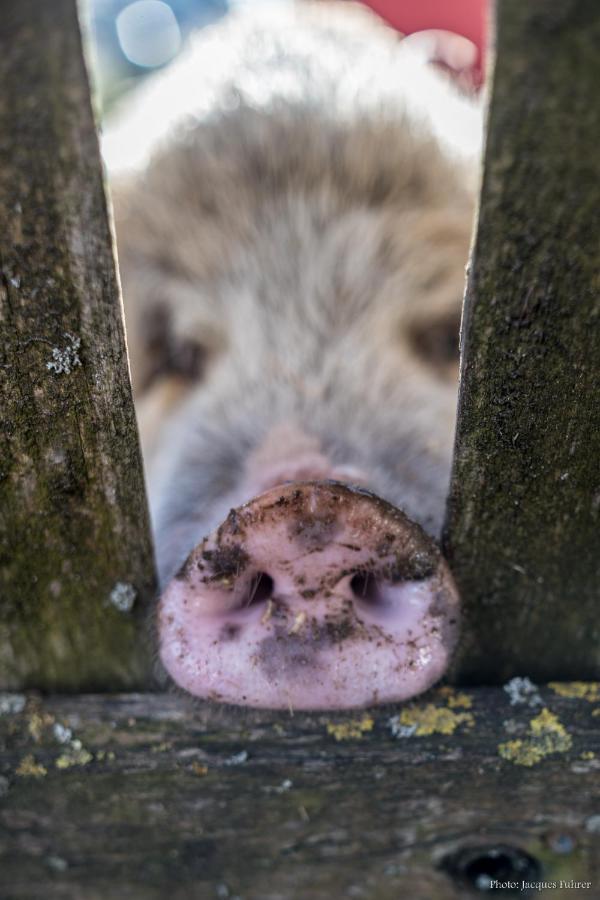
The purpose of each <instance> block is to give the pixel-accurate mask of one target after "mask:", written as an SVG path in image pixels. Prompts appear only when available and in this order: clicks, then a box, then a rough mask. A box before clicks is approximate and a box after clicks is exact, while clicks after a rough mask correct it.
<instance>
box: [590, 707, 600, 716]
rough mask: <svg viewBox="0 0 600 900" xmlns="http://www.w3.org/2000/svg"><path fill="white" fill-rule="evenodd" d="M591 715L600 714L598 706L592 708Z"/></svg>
mask: <svg viewBox="0 0 600 900" xmlns="http://www.w3.org/2000/svg"><path fill="white" fill-rule="evenodd" d="M592 715H593V716H600V706H597V707H596V709H593V710H592Z"/></svg>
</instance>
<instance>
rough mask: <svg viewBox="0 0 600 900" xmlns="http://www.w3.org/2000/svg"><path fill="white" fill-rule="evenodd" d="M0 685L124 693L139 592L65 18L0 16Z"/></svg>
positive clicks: (77, 75) (120, 385)
mask: <svg viewBox="0 0 600 900" xmlns="http://www.w3.org/2000/svg"><path fill="white" fill-rule="evenodd" d="M0 84H1V85H2V90H1V93H0V268H1V281H0V419H1V426H0V685H1V686H2V687H16V686H19V687H23V686H35V687H37V688H46V689H60V690H63V689H67V690H69V689H84V688H86V689H93V688H99V689H108V688H125V687H133V686H140V685H141V684H142V683H143V682H144V678H145V676H146V672H147V653H146V649H145V646H144V641H143V640H142V638H141V635H140V629H139V624H140V622H139V620H140V616H142V615H143V612H144V607H145V606H146V605H147V603H148V601H149V599H150V597H151V595H152V593H153V590H154V583H155V582H154V566H153V555H152V549H151V543H150V537H149V527H148V514H147V508H146V500H145V494H144V484H143V476H142V469H141V465H140V451H139V445H138V437H137V429H136V423H135V417H134V411H133V405H132V399H131V391H130V385H129V372H128V365H127V356H126V349H125V339H124V331H123V319H122V307H121V300H120V293H119V284H118V279H117V275H116V269H115V260H114V255H113V249H112V238H111V232H110V227H109V220H108V216H107V209H106V200H105V195H104V187H103V182H102V172H101V165H100V158H99V152H98V143H97V137H96V132H95V127H94V121H93V116H92V111H91V106H90V99H89V89H88V82H87V75H86V71H85V66H84V62H83V57H82V50H81V39H80V33H79V26H78V21H77V10H76V4H75V0H53V2H52V3H47V2H44V0H19V2H18V3H14V2H6V0H5V2H2V3H0Z"/></svg>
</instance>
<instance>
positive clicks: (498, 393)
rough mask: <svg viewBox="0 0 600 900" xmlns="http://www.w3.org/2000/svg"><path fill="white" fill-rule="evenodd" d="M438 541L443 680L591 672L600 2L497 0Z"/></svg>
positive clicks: (597, 428) (595, 627)
mask: <svg viewBox="0 0 600 900" xmlns="http://www.w3.org/2000/svg"><path fill="white" fill-rule="evenodd" d="M496 15H497V48H496V56H497V60H496V66H495V71H494V77H493V84H492V93H491V105H490V109H489V118H488V134H487V147H486V151H485V163H484V171H483V184H482V191H481V205H480V210H479V221H478V225H477V229H476V238H475V245H474V250H473V254H472V260H471V264H470V274H469V277H468V287H467V295H466V301H465V309H464V314H463V323H462V372H461V390H460V401H459V411H458V424H457V438H456V450H455V460H454V472H453V477H452V486H451V494H450V499H449V507H448V517H447V526H446V537H445V549H446V552H447V555H448V557H449V560H450V563H451V566H452V568H453V571H454V573H455V575H456V578H457V581H458V584H459V587H460V589H461V592H462V596H463V602H464V608H465V612H466V620H465V629H464V639H463V644H462V652H461V654H460V656H459V658H458V661H457V667H456V677H457V678H458V679H459V680H462V681H463V683H464V682H467V683H478V684H482V683H494V682H496V683H497V682H501V681H503V680H505V679H506V678H507V677H510V676H512V675H516V674H528V675H530V676H531V677H533V678H536V679H539V680H547V679H551V678H560V677H562V678H573V677H577V678H597V677H598V675H599V673H600V616H599V615H598V601H599V598H600V400H599V398H600V294H599V289H600V267H599V261H600V256H599V250H600V243H599V235H600V215H599V211H600V152H599V148H600V113H599V106H598V100H597V92H598V84H600V54H599V53H598V44H599V42H600V7H599V6H598V3H597V2H595V0H576V2H573V0H568V2H564V3H557V2H555V0H540V2H536V3H522V2H521V0H500V2H499V3H498V4H497V14H496Z"/></svg>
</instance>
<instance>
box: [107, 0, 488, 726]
mask: <svg viewBox="0 0 600 900" xmlns="http://www.w3.org/2000/svg"><path fill="white" fill-rule="evenodd" d="M479 121H480V116H479V112H478V109H477V108H476V105H475V104H473V103H472V102H471V101H470V100H469V99H468V98H466V97H464V96H461V95H460V94H459V93H458V92H457V91H456V90H454V89H453V86H452V84H451V83H450V81H449V79H448V78H447V77H446V76H444V75H442V74H440V73H439V72H436V71H433V70H432V69H431V68H430V67H428V66H427V65H426V64H425V62H423V61H422V60H420V59H418V58H417V57H416V56H415V55H414V54H413V53H411V52H409V51H408V49H405V48H404V47H403V43H402V41H401V40H400V39H399V37H398V35H397V34H396V33H395V32H393V31H392V30H391V29H389V28H388V27H387V26H384V25H383V24H381V23H379V21H376V20H375V17H374V15H373V14H371V13H366V12H365V11H361V10H358V9H356V8H353V7H352V4H349V3H343V4H315V5H314V6H313V5H311V4H304V5H303V4H299V5H296V6H294V7H285V8H277V9H274V8H273V7H270V8H269V10H268V13H266V14H261V13H259V12H257V9H256V7H253V9H252V11H251V13H250V14H249V13H246V14H244V13H238V14H237V15H232V16H231V17H230V18H229V19H228V20H226V21H225V22H223V23H220V24H219V25H216V26H213V27H212V28H210V29H207V30H206V31H204V32H202V33H201V34H200V35H199V36H197V37H196V38H195V39H194V40H193V42H192V44H191V45H190V47H189V48H188V49H187V51H186V52H185V53H184V54H183V56H182V58H181V60H179V61H177V62H176V63H175V64H174V65H173V67H172V68H171V69H170V70H168V71H167V72H166V73H163V74H162V75H161V76H158V77H157V79H156V81H155V82H153V83H151V84H150V85H149V87H147V88H144V89H143V90H142V92H141V95H140V96H138V97H135V98H134V100H133V101H132V104H131V103H130V105H129V107H128V108H127V107H126V108H125V110H124V111H123V112H122V114H121V118H120V120H119V119H118V120H117V122H116V124H114V125H113V126H112V128H110V129H109V130H108V133H107V135H106V137H105V143H104V148H105V154H106V159H107V162H108V166H109V170H110V171H111V177H112V187H113V200H114V209H115V223H116V234H117V245H118V256H119V263H120V272H121V278H122V285H123V295H124V304H125V317H126V328H127V337H128V348H129V355H130V361H131V374H132V383H133V388H134V395H135V400H136V409H137V415H138V421H139V428H140V434H141V443H142V450H143V456H144V465H145V472H146V479H147V485H148V494H149V503H150V509H151V517H152V522H153V530H154V538H155V546H156V555H157V564H158V571H159V577H160V585H161V595H160V599H159V601H158V607H157V614H156V632H157V641H158V647H159V654H160V659H161V661H162V665H163V666H164V668H165V670H166V672H167V673H168V675H169V677H170V678H171V679H172V680H173V681H174V682H175V684H177V685H179V686H180V687H181V688H183V689H184V690H185V691H188V692H190V693H191V694H193V695H195V696H197V697H201V698H208V699H212V700H217V701H222V702H226V703H233V704H242V705H248V706H255V707H268V708H275V709H277V708H282V709H286V708H292V709H335V708H340V709H343V708H360V707H366V706H369V705H372V704H377V703H388V702H393V701H397V700H403V699H406V698H408V697H410V696H413V695H415V694H417V693H419V692H421V691H424V690H426V689H427V688H428V687H429V686H430V685H432V684H433V683H435V682H436V681H437V680H438V679H439V678H440V677H441V676H442V675H443V674H444V672H445V670H446V668H447V665H448V662H449V660H450V658H451V654H452V652H453V649H454V647H455V644H456V641H457V635H458V620H459V598H458V594H457V590H456V587H455V585H454V583H453V580H452V576H451V573H450V571H449V569H448V566H447V564H446V562H445V561H444V559H443V557H442V555H441V553H440V550H439V548H438V546H437V543H436V541H437V538H438V537H439V533H440V528H441V525H442V520H443V515H444V505H445V497H446V492H447V486H448V480H449V472H450V464H451V454H452V444H453V431H454V418H455V407H456V394H457V378H458V335H459V324H460V312H461V299H462V293H463V281H464V268H465V263H466V260H467V256H468V247H469V240H470V233H471V226H472V218H473V205H474V204H473V197H474V186H475V182H476V164H475V161H476V155H477V150H476V148H477V136H478V133H479ZM119 154H120V161H119ZM474 173H475V174H474Z"/></svg>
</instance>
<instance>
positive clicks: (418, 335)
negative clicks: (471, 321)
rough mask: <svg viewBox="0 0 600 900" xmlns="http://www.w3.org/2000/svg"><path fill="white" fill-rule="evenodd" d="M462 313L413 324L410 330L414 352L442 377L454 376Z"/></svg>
mask: <svg viewBox="0 0 600 900" xmlns="http://www.w3.org/2000/svg"><path fill="white" fill-rule="evenodd" d="M459 333H460V315H458V314H456V313H453V314H452V315H449V316H448V315H447V316H444V317H443V318H440V319H437V320H433V321H429V322H418V323H415V324H413V326H412V327H411V329H410V332H409V338H410V342H411V344H412V347H413V350H414V352H415V353H416V354H417V355H418V356H419V357H420V358H421V359H422V360H423V361H424V362H426V363H427V364H428V365H429V366H430V367H431V368H433V369H434V370H435V372H436V374H438V375H439V376H441V377H454V376H455V375H456V367H457V365H458V360H459Z"/></svg>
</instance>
